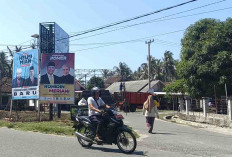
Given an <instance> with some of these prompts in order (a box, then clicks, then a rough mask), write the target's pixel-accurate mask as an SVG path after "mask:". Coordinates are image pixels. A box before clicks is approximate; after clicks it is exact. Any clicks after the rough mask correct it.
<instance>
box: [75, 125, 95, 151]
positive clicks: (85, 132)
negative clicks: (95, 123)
mask: <svg viewBox="0 0 232 157" xmlns="http://www.w3.org/2000/svg"><path fill="white" fill-rule="evenodd" d="M78 132H79V133H81V134H83V135H84V136H86V137H89V138H91V131H90V130H89V129H88V128H86V127H81V128H80V129H78ZM77 140H78V142H79V143H80V145H81V146H82V147H91V146H92V144H93V143H91V142H87V141H85V140H84V139H82V138H80V137H77Z"/></svg>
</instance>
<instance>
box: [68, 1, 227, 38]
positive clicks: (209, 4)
mask: <svg viewBox="0 0 232 157" xmlns="http://www.w3.org/2000/svg"><path fill="white" fill-rule="evenodd" d="M224 1H226V0H221V1H217V2H213V3H209V4H206V5H202V6H199V7H196V8H193V9H189V10H185V11H181V12H178V13H175V14H170V15H167V16H164V17H160V18H157V19H153V20H159V19H163V18H167V17H171V16H175V15H179V14H183V13H186V12H189V11H193V10H197V9H201V8H204V7H208V6H211V5H215V4H218V3H222V2H224ZM153 20H149V21H145V22H141V23H137V24H133V25H126V26H120V27H110V28H111V29H112V28H113V29H118V28H124V27H132V26H136V25H140V24H146V23H150V22H152V21H153ZM81 32H84V31H81ZM77 33H80V32H77ZM72 34H75V33H74V32H72Z"/></svg>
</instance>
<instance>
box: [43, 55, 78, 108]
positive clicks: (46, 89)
mask: <svg viewBox="0 0 232 157" xmlns="http://www.w3.org/2000/svg"><path fill="white" fill-rule="evenodd" d="M40 75H41V77H40V102H41V103H57V104H74V53H55V54H54V53H50V54H42V61H41V66H40Z"/></svg>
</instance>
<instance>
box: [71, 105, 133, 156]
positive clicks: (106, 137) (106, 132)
mask: <svg viewBox="0 0 232 157" xmlns="http://www.w3.org/2000/svg"><path fill="white" fill-rule="evenodd" d="M104 114H105V116H108V117H109V122H108V123H107V124H105V127H103V128H101V129H102V130H101V136H102V140H103V141H102V142H99V141H95V140H94V138H95V135H96V134H95V130H96V128H95V126H94V125H93V124H92V122H91V121H90V120H89V117H88V116H81V112H80V113H79V114H77V116H76V123H75V125H74V128H75V131H76V132H75V134H76V136H77V139H78V142H79V143H80V144H81V146H82V147H91V146H92V145H93V144H98V145H103V144H111V145H112V144H115V145H116V144H117V146H118V148H119V149H120V150H121V151H122V152H124V153H127V154H129V153H132V152H134V150H135V149H136V146H137V142H136V138H135V136H134V134H133V133H132V131H131V130H130V129H129V128H128V127H127V126H125V125H124V124H123V121H122V119H123V116H122V115H118V114H117V112H116V111H115V110H114V109H112V108H110V109H106V110H104Z"/></svg>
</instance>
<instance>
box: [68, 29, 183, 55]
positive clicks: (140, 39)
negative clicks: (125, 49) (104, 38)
mask: <svg viewBox="0 0 232 157" xmlns="http://www.w3.org/2000/svg"><path fill="white" fill-rule="evenodd" d="M183 31H185V29H182V30H177V31H173V32H168V33H163V34H158V35H153V36H149V37H144V38H139V39H134V40H128V41H121V42H115V43H113V44H105V45H102V46H97V47H91V48H86V49H81V50H76V51H72V52H77V51H85V50H90V49H96V48H101V47H106V46H112V45H117V44H123V43H130V42H138V41H143V40H145V39H148V38H152V37H157V36H162V35H168V34H172V33H177V32H183ZM158 40H159V39H157V40H156V41H155V42H156V43H157V41H158ZM161 41H162V40H160V43H161ZM162 42H165V41H162Z"/></svg>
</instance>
